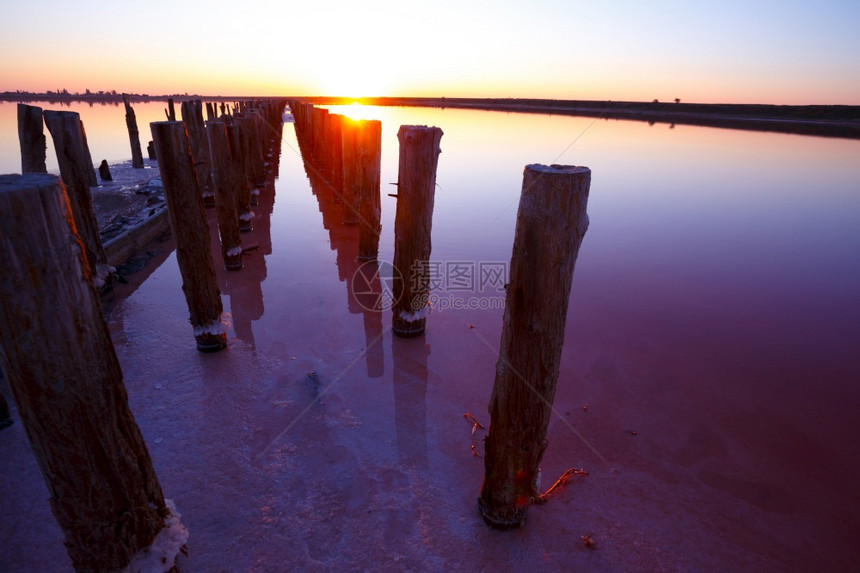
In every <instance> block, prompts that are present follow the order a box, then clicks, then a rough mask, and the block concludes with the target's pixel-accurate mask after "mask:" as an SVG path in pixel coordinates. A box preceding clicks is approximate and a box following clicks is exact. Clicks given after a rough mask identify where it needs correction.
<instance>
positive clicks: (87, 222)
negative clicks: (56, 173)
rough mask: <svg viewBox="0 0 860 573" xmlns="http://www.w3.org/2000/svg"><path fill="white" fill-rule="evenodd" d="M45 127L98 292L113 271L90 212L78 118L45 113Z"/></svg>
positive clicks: (89, 172)
mask: <svg viewBox="0 0 860 573" xmlns="http://www.w3.org/2000/svg"><path fill="white" fill-rule="evenodd" d="M43 116H44V117H45V125H47V126H48V131H49V132H50V134H51V138H52V139H53V140H54V149H55V150H56V152H57V162H58V163H59V165H60V176H61V177H62V178H63V183H64V184H65V187H66V192H67V193H68V196H69V201H70V203H71V205H72V215H73V216H74V219H75V225H76V227H77V230H78V234H79V235H80V236H81V240H82V241H83V243H84V247H85V249H86V254H87V262H88V263H89V265H90V268H91V269H92V270H93V274H94V275H95V276H94V279H93V282H95V283H96V286H97V287H99V288H101V287H103V286H104V285H105V284H107V279H108V277H109V276H110V274H111V272H112V271H113V269H112V268H111V267H110V266H109V265H108V263H107V255H106V254H105V250H104V246H103V245H102V241H101V235H100V234H99V227H98V221H96V215H95V212H94V211H93V199H92V194H91V193H90V187H91V186H93V183H92V182H91V178H93V179H94V178H95V169H94V168H93V163H92V160H91V159H90V152H89V149H88V148H87V142H86V135H85V134H84V131H83V124H82V123H81V118H80V115H79V114H78V113H76V112H73V111H52V110H46V111H45V112H44V113H43Z"/></svg>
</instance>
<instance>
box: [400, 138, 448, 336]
mask: <svg viewBox="0 0 860 573" xmlns="http://www.w3.org/2000/svg"><path fill="white" fill-rule="evenodd" d="M397 139H398V140H400V160H399V161H400V162H399V167H398V178H397V213H396V214H395V218H394V267H395V268H396V269H397V270H399V271H400V274H401V275H402V276H403V280H402V281H398V282H396V283H395V284H394V301H395V302H394V304H393V305H392V307H391V310H392V311H393V313H394V315H393V317H392V321H391V326H392V330H393V331H394V334H397V335H398V336H405V337H410V336H418V335H419V334H421V333H422V332H424V326H425V323H426V320H427V314H428V313H429V310H430V307H429V306H428V303H429V295H430V275H429V272H430V266H429V262H430V250H431V243H430V231H431V227H432V224H433V199H434V196H435V192H436V164H437V161H438V159H439V153H440V152H441V150H440V149H439V142H440V141H441V139H442V130H441V129H439V128H438V127H427V126H423V125H402V126H400V130H399V131H398V132H397Z"/></svg>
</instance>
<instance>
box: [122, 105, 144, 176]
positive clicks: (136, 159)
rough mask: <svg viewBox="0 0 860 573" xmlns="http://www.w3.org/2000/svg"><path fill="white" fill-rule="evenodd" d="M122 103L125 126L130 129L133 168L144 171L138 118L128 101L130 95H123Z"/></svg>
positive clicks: (129, 139) (129, 138)
mask: <svg viewBox="0 0 860 573" xmlns="http://www.w3.org/2000/svg"><path fill="white" fill-rule="evenodd" d="M122 103H123V104H124V105H125V125H126V127H128V141H129V143H130V144H131V166H132V167H134V168H135V169H143V152H142V151H141V149H140V132H139V131H138V129H137V117H135V115H134V109H133V108H132V107H131V103H129V100H128V94H122Z"/></svg>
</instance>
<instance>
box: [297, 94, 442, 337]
mask: <svg viewBox="0 0 860 573" xmlns="http://www.w3.org/2000/svg"><path fill="white" fill-rule="evenodd" d="M290 109H291V110H292V111H293V116H294V117H295V122H296V135H297V137H298V140H299V145H300V148H301V150H302V156H303V157H304V158H305V162H306V165H308V164H310V165H309V167H310V169H309V173H308V175H309V177H311V179H312V180H313V179H315V178H316V179H321V180H322V182H321V184H320V185H317V188H322V189H325V190H328V191H329V193H331V194H333V195H334V196H335V198H336V200H338V201H342V202H343V204H344V207H343V223H344V224H347V225H349V224H357V225H359V228H360V233H359V257H360V258H362V259H367V260H372V259H375V258H376V256H377V254H378V249H379V235H380V231H381V226H380V181H379V178H380V176H379V173H380V159H381V147H382V127H381V122H379V121H377V120H353V119H351V118H349V117H346V116H343V115H340V114H336V113H330V112H329V110H327V109H325V108H319V107H315V106H313V105H311V104H307V103H302V102H296V101H293V102H291V103H290ZM397 138H398V140H399V143H400V155H399V164H398V178H397V183H396V186H397V192H396V193H394V194H392V196H394V197H396V198H397V209H396V215H395V221H394V263H393V266H394V270H395V273H397V276H396V277H395V280H393V281H392V291H393V292H392V306H391V310H392V331H393V332H394V333H395V334H396V335H398V336H403V337H414V336H418V335H419V334H421V333H422V332H424V330H425V328H426V321H427V315H428V314H429V310H430V307H429V295H430V288H429V285H430V284H431V280H430V267H429V265H427V264H426V263H427V262H429V261H430V254H431V229H432V224H433V203H434V198H435V193H436V168H437V165H438V159H439V154H440V153H441V148H440V141H441V139H442V130H441V129H440V128H438V127H427V126H423V125H403V126H401V127H400V129H399V131H398V133H397Z"/></svg>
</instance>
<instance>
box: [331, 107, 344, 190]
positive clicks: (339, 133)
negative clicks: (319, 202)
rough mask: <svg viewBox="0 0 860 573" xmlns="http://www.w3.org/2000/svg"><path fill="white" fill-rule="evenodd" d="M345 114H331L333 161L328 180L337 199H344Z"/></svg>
mask: <svg viewBox="0 0 860 573" xmlns="http://www.w3.org/2000/svg"><path fill="white" fill-rule="evenodd" d="M344 119H346V118H345V117H344V116H342V115H340V114H337V113H332V114H329V133H328V136H329V143H328V145H329V153H330V154H331V159H330V161H331V163H330V165H329V170H328V181H329V184H330V185H331V187H332V189H333V190H334V196H335V199H336V200H337V201H343V144H342V143H341V140H342V139H343V121H344Z"/></svg>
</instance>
